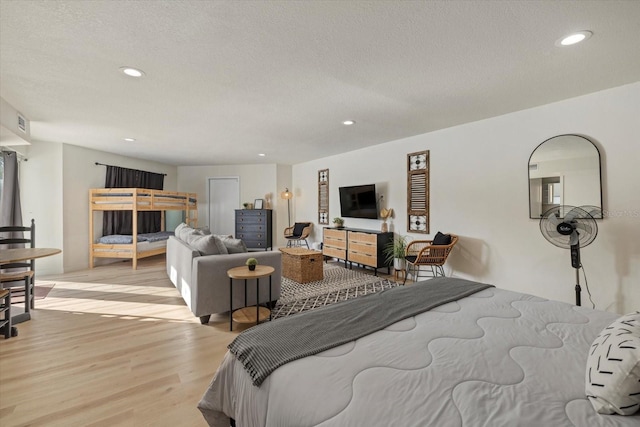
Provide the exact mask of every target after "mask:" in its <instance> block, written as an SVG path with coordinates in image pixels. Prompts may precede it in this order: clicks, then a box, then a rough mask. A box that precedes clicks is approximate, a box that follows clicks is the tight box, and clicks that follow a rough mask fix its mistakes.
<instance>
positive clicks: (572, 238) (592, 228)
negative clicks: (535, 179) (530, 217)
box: [540, 205, 598, 249]
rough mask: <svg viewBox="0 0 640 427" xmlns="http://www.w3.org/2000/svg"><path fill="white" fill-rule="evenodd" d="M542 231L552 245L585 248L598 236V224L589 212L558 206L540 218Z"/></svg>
mask: <svg viewBox="0 0 640 427" xmlns="http://www.w3.org/2000/svg"><path fill="white" fill-rule="evenodd" d="M540 231H541V232H542V235H543V236H544V237H545V238H546V239H547V240H548V241H549V242H551V243H552V244H554V245H556V246H558V247H560V248H564V249H569V248H571V246H574V245H578V246H579V247H581V248H583V247H585V246H587V245H589V244H590V243H591V242H593V241H594V240H595V238H596V236H597V235H598V224H597V223H596V220H595V219H594V218H593V216H591V214H590V213H589V212H587V211H586V210H584V209H583V208H578V207H575V206H566V205H565V206H556V207H553V208H551V209H549V210H548V211H546V212H545V213H544V214H543V215H542V218H540Z"/></svg>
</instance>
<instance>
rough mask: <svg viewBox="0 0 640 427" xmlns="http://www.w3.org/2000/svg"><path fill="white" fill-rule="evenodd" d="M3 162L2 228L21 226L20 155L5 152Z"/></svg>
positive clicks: (0, 210) (0, 204) (0, 217)
mask: <svg viewBox="0 0 640 427" xmlns="http://www.w3.org/2000/svg"><path fill="white" fill-rule="evenodd" d="M2 161H3V163H4V179H3V184H2V197H0V227H8V226H21V225H22V208H21V207H20V187H19V185H18V155H17V154H16V153H15V152H9V151H3V152H2ZM5 237H9V236H5ZM12 237H13V236H12ZM15 237H22V236H15Z"/></svg>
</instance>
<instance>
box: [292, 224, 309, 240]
mask: <svg viewBox="0 0 640 427" xmlns="http://www.w3.org/2000/svg"><path fill="white" fill-rule="evenodd" d="M308 226H309V223H308V222H296V223H295V225H294V226H293V235H294V236H296V237H300V236H302V232H303V231H304V229H305V228H307V227H308Z"/></svg>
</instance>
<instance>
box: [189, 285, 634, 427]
mask: <svg viewBox="0 0 640 427" xmlns="http://www.w3.org/2000/svg"><path fill="white" fill-rule="evenodd" d="M616 317H618V316H617V315H615V314H612V313H607V312H602V311H595V310H591V309H588V308H580V307H574V306H572V305H569V304H565V303H561V302H554V301H547V300H543V299H540V298H537V297H533V296H530V295H525V294H520V293H516V292H510V291H505V290H501V289H497V288H490V289H486V290H484V291H481V292H478V293H476V294H474V295H472V296H470V297H467V298H464V299H462V300H459V301H457V302H453V303H449V304H446V305H443V306H440V307H438V308H435V309H433V310H431V311H428V312H425V313H422V314H419V315H417V316H414V317H411V318H408V319H405V320H403V321H400V322H397V323H395V324H393V325H392V326H390V327H388V328H386V329H383V330H381V331H378V332H375V333H373V334H370V335H368V336H366V337H364V338H361V339H359V340H356V341H352V342H350V343H348V344H345V345H342V346H339V347H336V348H334V349H331V350H328V351H325V352H323V353H320V354H317V355H315V356H310V357H306V358H304V359H300V360H297V361H295V362H291V363H289V364H287V365H285V366H282V367H280V368H278V369H277V370H276V371H274V372H273V373H272V374H271V376H269V377H268V378H267V379H266V380H265V381H264V382H263V383H262V385H261V386H260V387H255V386H253V385H252V383H251V379H250V377H249V376H248V375H247V373H246V372H245V371H244V369H243V367H242V365H241V364H240V363H239V362H237V361H236V360H235V358H234V357H233V356H232V355H231V354H229V353H227V355H226V356H225V358H224V360H223V362H222V365H221V366H220V368H219V369H218V372H217V373H216V375H215V376H214V378H213V381H212V382H211V385H210V386H209V388H208V390H207V391H206V393H205V395H204V396H203V398H202V401H201V402H200V404H199V405H198V406H199V408H200V410H201V411H202V412H203V414H204V416H205V419H206V420H207V422H208V423H209V424H210V425H211V426H225V427H227V426H229V417H231V418H234V419H235V420H236V423H237V424H236V425H237V426H238V427H254V426H255V427H258V426H278V427H285V426H295V427H304V426H349V427H351V426H363V427H364V426H366V427H370V426H465V427H468V426H491V427H493V426H545V427H549V426H580V427H582V426H585V427H587V426H634V427H638V426H640V414H636V415H635V416H630V417H623V416H619V415H599V414H597V413H596V412H595V411H594V409H593V407H592V406H591V404H590V403H589V401H588V400H587V399H586V397H585V365H586V360H587V353H588V349H589V347H590V345H591V343H592V342H593V340H594V338H595V337H596V335H597V334H598V333H599V332H600V331H601V330H602V329H603V328H604V327H605V326H607V325H608V324H610V323H611V322H612V321H613V320H615V318H616Z"/></svg>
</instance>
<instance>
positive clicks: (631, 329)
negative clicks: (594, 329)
mask: <svg viewBox="0 0 640 427" xmlns="http://www.w3.org/2000/svg"><path fill="white" fill-rule="evenodd" d="M586 374H587V378H586V379H587V386H586V393H587V397H588V398H589V401H590V402H591V404H592V405H593V407H594V409H595V410H596V412H598V413H599V414H620V415H632V414H634V413H635V412H636V411H638V409H640V312H636V313H630V314H627V315H625V316H622V317H620V318H619V319H618V320H616V321H615V322H613V323H612V324H611V325H609V326H607V327H606V328H605V329H604V330H603V331H602V332H600V335H598V336H597V337H596V339H595V341H594V342H593V345H592V346H591V348H590V349H589V356H588V358H587V372H586Z"/></svg>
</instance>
